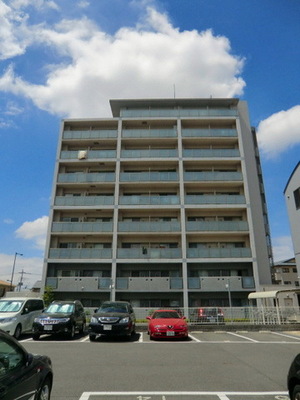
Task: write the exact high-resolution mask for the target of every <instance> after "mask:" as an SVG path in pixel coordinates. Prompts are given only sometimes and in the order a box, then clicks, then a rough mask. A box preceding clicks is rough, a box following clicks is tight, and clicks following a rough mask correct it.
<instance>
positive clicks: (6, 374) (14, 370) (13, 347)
mask: <svg viewBox="0 0 300 400" xmlns="http://www.w3.org/2000/svg"><path fill="white" fill-rule="evenodd" d="M52 383H53V371H52V363H51V360H50V358H49V357H47V356H40V355H36V354H34V355H33V354H30V353H28V352H27V351H26V350H25V349H24V347H23V346H21V344H20V343H19V342H18V341H17V340H16V339H15V338H13V337H12V336H10V335H9V334H7V333H5V332H3V331H2V330H1V331H0V398H1V399H2V400H13V399H18V400H29V399H31V400H32V399H35V400H49V399H50V394H51V389H52Z"/></svg>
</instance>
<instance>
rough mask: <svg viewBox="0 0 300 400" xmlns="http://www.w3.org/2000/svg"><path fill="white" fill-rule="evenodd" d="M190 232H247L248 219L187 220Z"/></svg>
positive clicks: (187, 227)
mask: <svg viewBox="0 0 300 400" xmlns="http://www.w3.org/2000/svg"><path fill="white" fill-rule="evenodd" d="M186 230H187V231H188V232H203V231H208V232H211V231H213V232H219V231H224V232H234V231H235V232H247V231H248V230H249V227H248V222H247V221H187V223H186Z"/></svg>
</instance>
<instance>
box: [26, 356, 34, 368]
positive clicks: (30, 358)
mask: <svg viewBox="0 0 300 400" xmlns="http://www.w3.org/2000/svg"><path fill="white" fill-rule="evenodd" d="M32 360H33V355H32V354H31V353H29V354H28V355H27V360H26V367H28V366H29V365H30V364H31V363H32Z"/></svg>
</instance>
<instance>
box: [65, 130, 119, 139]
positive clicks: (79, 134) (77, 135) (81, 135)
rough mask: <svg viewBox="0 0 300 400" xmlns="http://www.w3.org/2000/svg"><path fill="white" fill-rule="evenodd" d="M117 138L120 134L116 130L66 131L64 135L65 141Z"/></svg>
mask: <svg viewBox="0 0 300 400" xmlns="http://www.w3.org/2000/svg"><path fill="white" fill-rule="evenodd" d="M117 136H118V132H117V130H114V129H101V130H96V129H95V130H86V131H64V133H63V139H109V138H116V137H117Z"/></svg>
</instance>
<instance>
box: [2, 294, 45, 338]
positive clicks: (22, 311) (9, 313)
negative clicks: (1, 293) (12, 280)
mask: <svg viewBox="0 0 300 400" xmlns="http://www.w3.org/2000/svg"><path fill="white" fill-rule="evenodd" d="M44 308H45V306H44V302H43V300H42V299H38V298H29V297H15V298H12V297H7V298H3V299H1V300H0V329H2V330H3V331H4V332H7V333H9V334H10V335H12V336H14V337H15V338H16V339H19V337H20V336H21V334H22V333H26V332H31V331H32V324H33V320H34V318H35V317H36V316H38V315H39V314H41V312H42V311H43V309H44Z"/></svg>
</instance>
